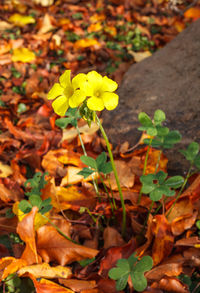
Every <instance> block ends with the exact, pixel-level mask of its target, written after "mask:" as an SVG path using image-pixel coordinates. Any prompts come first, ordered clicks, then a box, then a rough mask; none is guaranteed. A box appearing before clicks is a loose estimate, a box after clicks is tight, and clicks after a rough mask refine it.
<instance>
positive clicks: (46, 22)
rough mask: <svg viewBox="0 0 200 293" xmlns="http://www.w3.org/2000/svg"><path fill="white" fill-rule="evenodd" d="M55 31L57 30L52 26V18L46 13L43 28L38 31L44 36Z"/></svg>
mask: <svg viewBox="0 0 200 293" xmlns="http://www.w3.org/2000/svg"><path fill="white" fill-rule="evenodd" d="M54 29H56V27H55V26H54V25H52V24H51V18H50V16H49V14H48V13H46V14H45V16H44V18H43V20H42V23H41V27H40V29H39V31H38V34H39V35H43V34H46V33H48V32H49V31H52V30H54Z"/></svg>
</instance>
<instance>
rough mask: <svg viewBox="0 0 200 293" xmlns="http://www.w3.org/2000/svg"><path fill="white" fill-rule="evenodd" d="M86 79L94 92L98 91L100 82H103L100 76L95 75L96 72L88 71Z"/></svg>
mask: <svg viewBox="0 0 200 293" xmlns="http://www.w3.org/2000/svg"><path fill="white" fill-rule="evenodd" d="M87 79H88V83H89V86H90V87H91V88H92V89H93V90H94V91H96V90H99V89H100V88H101V85H102V80H103V78H102V76H101V74H99V73H97V72H96V71H90V72H89V73H88V74H87Z"/></svg>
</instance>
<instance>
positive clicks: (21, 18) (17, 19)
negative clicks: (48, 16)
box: [8, 13, 35, 27]
mask: <svg viewBox="0 0 200 293" xmlns="http://www.w3.org/2000/svg"><path fill="white" fill-rule="evenodd" d="M8 20H9V21H10V22H12V23H14V24H15V25H18V26H21V27H22V26H25V25H26V24H29V23H35V19H34V18H33V17H32V16H26V15H21V14H18V13H15V14H13V15H11V16H10V17H9V19H8Z"/></svg>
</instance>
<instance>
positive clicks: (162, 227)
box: [152, 215, 174, 266]
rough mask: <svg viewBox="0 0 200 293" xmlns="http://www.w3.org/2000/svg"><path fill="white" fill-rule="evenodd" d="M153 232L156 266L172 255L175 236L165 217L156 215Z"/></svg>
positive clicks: (153, 253) (154, 261) (153, 254)
mask: <svg viewBox="0 0 200 293" xmlns="http://www.w3.org/2000/svg"><path fill="white" fill-rule="evenodd" d="M152 232H153V234H154V236H155V240H154V243H153V249H152V250H153V251H152V257H153V263H154V266H155V265H157V264H158V263H160V262H161V261H162V260H163V259H164V258H165V257H167V256H168V255H169V254H170V253H171V251H172V249H173V243H174V236H173V235H172V232H171V227H170V224H169V223H168V221H167V219H166V218H165V216H164V215H156V216H155V217H154V219H153V223H152Z"/></svg>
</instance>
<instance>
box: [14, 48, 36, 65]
mask: <svg viewBox="0 0 200 293" xmlns="http://www.w3.org/2000/svg"><path fill="white" fill-rule="evenodd" d="M33 60H35V54H34V52H32V51H30V50H29V49H27V48H17V49H14V50H13V55H12V61H13V62H17V61H21V62H24V63H29V62H31V61H33Z"/></svg>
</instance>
